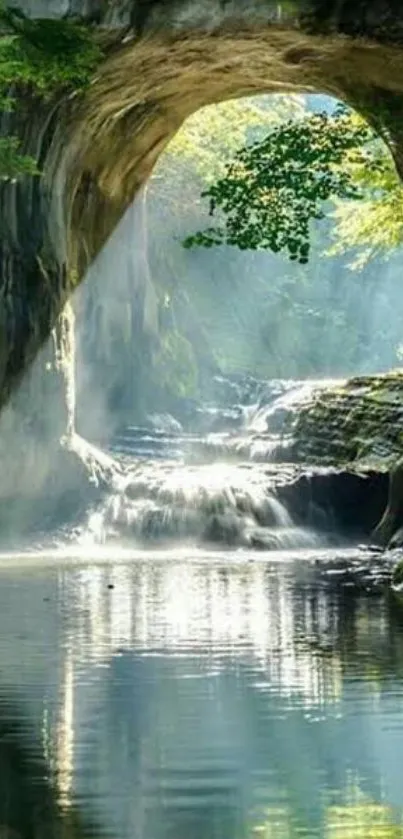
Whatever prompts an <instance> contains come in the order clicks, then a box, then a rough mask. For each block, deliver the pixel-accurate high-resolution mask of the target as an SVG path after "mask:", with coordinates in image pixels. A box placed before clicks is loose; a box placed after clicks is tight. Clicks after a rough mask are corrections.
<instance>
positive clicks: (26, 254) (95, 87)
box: [0, 0, 403, 404]
mask: <svg viewBox="0 0 403 839" xmlns="http://www.w3.org/2000/svg"><path fill="white" fill-rule="evenodd" d="M19 5H20V7H21V8H22V9H23V10H24V11H25V12H26V13H27V14H30V15H32V16H50V17H62V16H63V17H64V16H69V15H70V16H77V15H78V16H81V17H82V18H83V20H85V21H87V22H88V25H90V24H91V25H95V29H94V34H95V37H98V35H97V32H99V33H101V36H102V39H103V41H104V40H105V33H106V32H107V33H108V36H107V46H106V48H105V59H104V61H103V63H102V65H101V66H100V67H99V69H98V71H97V74H96V78H95V79H94V83H93V84H92V85H91V86H90V88H89V90H88V92H87V93H86V95H85V97H84V99H81V98H74V97H73V98H70V99H69V101H68V102H63V101H61V102H59V101H57V102H52V103H47V104H46V105H45V106H39V104H38V103H37V102H32V101H29V100H28V99H27V97H26V95H24V94H23V93H21V99H20V107H19V109H18V114H16V116H15V117H13V119H14V120H15V121H16V125H13V126H12V130H13V131H15V130H17V133H19V135H20V136H21V138H22V139H23V142H24V146H25V148H26V150H27V151H30V152H33V153H35V154H36V156H37V157H38V158H39V160H40V164H41V166H42V168H43V171H44V176H43V177H42V178H41V179H36V180H35V181H32V182H31V181H29V180H27V181H26V182H25V183H23V184H21V185H18V186H16V185H12V184H7V185H4V184H3V185H2V186H1V192H0V231H1V232H0V291H1V295H2V305H1V307H0V322H1V337H0V403H2V404H4V403H5V402H6V401H7V399H8V397H9V395H10V393H11V391H12V390H13V388H15V386H16V384H17V383H18V381H19V380H20V377H21V375H22V374H23V372H24V370H26V368H27V367H28V366H29V364H30V362H31V360H32V359H33V357H34V356H35V354H36V352H37V351H38V349H39V347H40V346H41V345H42V344H43V342H44V340H45V339H46V337H47V336H48V335H49V332H50V330H51V328H52V326H53V324H54V323H55V320H56V318H57V316H58V313H59V312H60V310H61V308H62V306H63V304H64V302H65V300H66V298H67V296H68V295H69V293H70V291H71V287H72V285H74V283H75V282H76V281H77V280H80V279H81V278H82V277H83V275H84V274H85V272H86V270H87V268H88V266H89V264H90V263H91V262H92V261H93V259H94V257H95V256H96V255H97V253H98V252H99V251H100V249H101V248H102V246H103V245H104V243H105V242H106V240H107V239H108V237H109V236H110V234H111V232H112V231H113V229H114V228H115V226H116V224H117V222H118V220H119V219H120V218H121V217H122V215H123V213H124V212H125V210H126V209H127V207H128V206H129V204H130V203H131V201H132V200H133V197H134V195H135V194H136V192H137V190H138V188H139V186H140V185H141V184H142V183H143V182H144V181H145V179H146V178H147V176H148V175H149V173H150V171H151V170H152V167H153V165H154V163H155V161H156V159H157V158H158V156H159V154H160V153H161V151H162V150H163V149H164V148H165V146H166V144H167V142H168V141H169V139H170V138H171V137H172V136H173V134H174V133H175V132H176V131H177V129H178V128H179V127H180V125H181V123H182V122H183V120H184V119H186V117H187V116H188V115H190V114H191V113H192V112H193V111H195V110H196V109H198V108H200V107H202V106H203V105H206V104H211V103H214V102H218V101H220V100H223V99H226V98H230V97H237V96H245V95H249V94H256V93H263V92H266V93H270V92H273V91H275V92H279V91H309V92H314V91H319V92H323V93H329V94H333V95H335V96H338V97H340V98H342V99H345V100H347V101H349V102H351V103H352V104H353V105H356V107H357V108H360V109H361V110H363V111H364V112H365V113H366V114H368V115H369V117H370V119H371V120H372V121H373V123H374V124H375V125H376V126H377V127H378V128H379V129H382V131H383V133H384V136H385V137H386V138H387V140H388V142H389V143H390V146H391V148H392V150H393V153H394V155H395V159H396V161H397V165H398V167H399V169H400V170H401V171H403V163H402V161H403V139H402V136H401V134H402V121H401V113H402V107H403V105H402V103H403V98H402V97H403V7H401V4H397V2H396V0H361V2H360V3H359V4H355V3H354V4H352V3H351V2H350V0H345V1H344V2H343V0H341V1H340V0H337V2H336V0H334V2H331V0H329V2H328V3H325V4H324V3H323V2H322V0H306V2H301V3H300V2H292V0H291V2H289V0H288V2H284V3H282V2H274V0H197V2H196V0H19ZM352 6H354V12H352ZM97 27H98V29H97ZM1 130H2V132H3V133H7V132H9V131H10V130H11V125H10V117H9V116H7V117H6V118H4V119H3V123H2V126H1Z"/></svg>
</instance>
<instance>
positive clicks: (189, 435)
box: [80, 381, 329, 550]
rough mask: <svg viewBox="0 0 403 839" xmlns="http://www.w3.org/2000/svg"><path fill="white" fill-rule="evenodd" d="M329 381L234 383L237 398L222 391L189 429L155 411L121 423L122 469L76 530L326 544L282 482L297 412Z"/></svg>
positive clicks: (99, 537) (164, 539)
mask: <svg viewBox="0 0 403 839" xmlns="http://www.w3.org/2000/svg"><path fill="white" fill-rule="evenodd" d="M328 384H329V382H328V381H326V382H323V383H322V382H318V381H315V382H286V381H283V382H270V383H263V382H255V384H254V387H252V385H251V382H249V387H248V388H246V387H245V386H244V387H241V386H238V388H237V391H236V395H237V396H238V399H239V402H237V403H236V404H233V405H228V404H226V403H225V400H223V399H221V402H220V398H219V397H220V394H219V393H218V398H217V401H216V403H215V404H209V405H207V406H205V407H204V409H203V410H202V409H200V407H197V408H195V409H194V413H193V416H192V417H190V416H188V417H187V418H186V422H184V426H185V427H183V426H182V425H181V424H180V423H179V422H178V420H175V419H174V418H173V417H170V416H167V415H158V416H151V417H150V418H149V422H148V423H147V425H146V426H143V427H138V426H128V427H125V428H123V429H121V430H120V431H119V432H118V433H117V434H115V436H114V437H113V439H112V440H111V442H110V451H111V453H112V454H113V455H114V457H116V458H117V459H118V460H120V462H121V464H122V470H123V474H122V475H121V476H120V477H119V478H118V479H117V481H116V482H115V485H114V487H113V490H112V491H111V493H110V494H109V496H108V498H107V499H106V500H105V501H104V503H103V505H102V506H101V507H98V508H96V509H94V510H93V511H92V512H91V514H90V516H89V518H88V520H87V522H86V524H85V526H84V527H83V528H82V529H81V531H80V542H81V544H83V543H84V544H88V543H89V542H90V543H92V544H94V543H98V544H99V543H103V544H109V543H114V544H116V543H118V544H120V545H124V546H127V545H129V546H135V547H144V546H147V545H149V546H152V547H153V548H155V546H156V544H158V545H164V546H166V545H167V544H176V545H178V544H187V545H189V544H193V545H210V546H220V547H223V546H231V547H233V548H234V547H236V548H247V549H261V550H276V549H281V548H288V549H293V548H302V547H303V548H309V547H315V546H318V544H320V543H322V544H323V543H324V542H326V540H325V538H324V537H323V536H322V537H319V536H318V534H317V533H315V532H314V530H311V529H308V528H305V527H300V526H297V525H296V524H295V522H294V520H293V517H292V511H288V510H287V509H286V507H285V506H284V504H283V503H282V502H281V501H280V499H279V497H278V494H277V491H276V480H278V477H279V475H280V476H283V477H284V473H285V471H286V470H287V469H290V468H292V467H290V465H288V466H287V456H286V455H287V447H290V445H291V441H292V436H291V435H292V418H293V415H294V414H295V412H296V411H297V410H298V407H299V406H300V405H301V404H302V403H303V402H305V401H306V399H308V398H309V397H310V396H311V395H312V393H313V391H314V390H315V389H318V388H320V387H321V386H327V385H328ZM227 390H228V388H227ZM256 397H258V398H256ZM230 425H232V428H231V427H229V426H230ZM236 425H238V428H234V426H236ZM272 425H273V429H272V428H271V426H272ZM209 426H210V430H209ZM211 427H213V429H214V430H211ZM285 433H286V435H287V436H286V437H284V439H282V437H283V436H284V434H285ZM259 446H260V448H259ZM280 454H282V458H281V459H282V460H283V461H284V464H283V465H281V464H280V463H278V461H279V459H280V457H279V455H280ZM273 461H277V464H276V466H274V465H273Z"/></svg>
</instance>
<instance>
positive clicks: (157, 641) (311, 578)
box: [0, 559, 403, 839]
mask: <svg viewBox="0 0 403 839" xmlns="http://www.w3.org/2000/svg"><path fill="white" fill-rule="evenodd" d="M402 627H403V620H402V614H401V612H400V611H399V610H398V609H396V608H395V607H394V606H393V603H391V602H389V601H388V599H387V598H386V597H381V596H378V597H369V596H368V595H365V594H360V593H358V592H357V591H355V590H354V589H351V588H343V587H342V586H341V585H340V583H339V582H337V581H336V580H335V578H334V577H333V576H332V575H326V574H321V575H319V573H318V569H317V568H316V567H313V566H309V565H307V564H306V563H300V564H298V563H291V562H290V563H288V564H284V565H280V564H279V563H277V564H276V563H274V562H271V563H268V564H264V563H245V564H240V563H238V564H236V565H232V566H231V564H230V562H228V561H225V560H224V559H223V561H222V562H219V561H217V562H216V563H215V564H207V563H203V562H200V563H196V562H192V563H189V562H186V561H178V562H169V563H168V562H166V563H162V562H152V561H150V560H147V561H144V562H137V563H133V564H127V565H112V564H111V565H107V566H105V565H104V566H98V567H97V566H93V567H90V566H88V567H80V566H74V565H73V566H71V567H70V568H66V567H64V568H63V567H60V568H56V567H54V568H49V567H48V568H46V569H45V568H42V569H41V568H35V569H31V570H27V569H26V568H25V569H24V570H21V569H20V570H19V571H18V570H15V571H10V570H8V571H7V570H4V569H2V570H1V587H0V638H1V643H0V684H1V688H0V696H1V697H2V700H1V704H0V726H1V730H2V736H1V738H0V770H1V774H0V778H1V781H0V784H1V790H0V791H1V795H0V800H1V804H0V807H1V809H0V814H1V818H0V836H1V837H3V836H4V837H5V836H7V837H10V838H11V837H15V836H21V837H24V839H25V837H30V836H33V835H35V837H36V836H40V837H42V836H48V835H49V836H52V837H55V836H58V835H63V836H66V837H69V836H74V837H76V836H77V837H88V836H94V835H101V834H107V835H110V836H113V837H114V839H126V837H127V839H128V838H129V837H134V838H135V839H137V837H138V839H189V837H191V839H210V837H213V839H238V837H239V839H244V837H253V836H255V835H256V836H263V837H265V839H271V837H276V839H282V837H284V838H285V837H302V836H306V837H308V836H309V837H312V839H314V837H326V839H350V837H351V838H352V837H354V839H356V837H358V839H359V837H361V836H362V837H364V836H365V837H369V836H371V837H377V839H378V837H383V839H389V838H390V839H392V837H393V839H396V837H403V828H402V826H401V825H402V815H403V784H402V763H401V755H402V753H403V716H402V710H403V682H402V673H403V634H402ZM10 697H12V699H11V698H10ZM22 801H26V802H27V803H26V806H24V808H23V811H22V810H21V807H20V804H19V803H18V802H22ZM41 802H42V803H41ZM23 813H25V815H23ZM78 814H79V815H78ZM95 825H97V827H95ZM2 826H7V827H4V829H3V827H2ZM101 828H102V829H101ZM2 830H3V832H1V831H2ZM6 830H7V831H8V832H5V831H6Z"/></svg>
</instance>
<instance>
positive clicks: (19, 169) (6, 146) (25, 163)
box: [0, 137, 38, 181]
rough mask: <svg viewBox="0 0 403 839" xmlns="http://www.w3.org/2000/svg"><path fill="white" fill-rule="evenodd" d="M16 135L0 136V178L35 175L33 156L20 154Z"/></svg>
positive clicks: (35, 167)
mask: <svg viewBox="0 0 403 839" xmlns="http://www.w3.org/2000/svg"><path fill="white" fill-rule="evenodd" d="M20 145H21V144H20V141H19V140H18V138H17V137H0V180H2V181H4V180H16V179H17V178H19V177H21V176H22V175H37V174H38V167H37V165H36V162H35V160H34V159H33V157H30V156H29V155H25V154H21V152H20Z"/></svg>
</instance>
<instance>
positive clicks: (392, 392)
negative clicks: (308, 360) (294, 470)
mask: <svg viewBox="0 0 403 839" xmlns="http://www.w3.org/2000/svg"><path fill="white" fill-rule="evenodd" d="M294 434H295V445H294V454H295V457H296V459H297V460H303V461H308V462H315V463H318V462H319V463H324V464H338V465H340V464H341V463H351V462H354V461H359V462H364V463H366V464H376V465H380V466H381V467H382V468H387V467H388V466H390V465H391V464H393V463H394V462H396V460H398V459H399V458H400V457H401V456H402V454H403V371H401V370H397V371H392V372H390V373H386V374H383V375H378V376H358V377H356V378H352V379H349V380H348V381H347V382H346V383H345V384H343V385H339V386H337V387H329V388H328V389H324V390H320V391H317V392H316V393H315V394H314V395H313V397H312V400H311V401H310V402H308V403H307V404H306V405H304V406H303V407H302V408H301V411H300V412H299V415H298V417H297V420H296V425H295V429H294Z"/></svg>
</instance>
